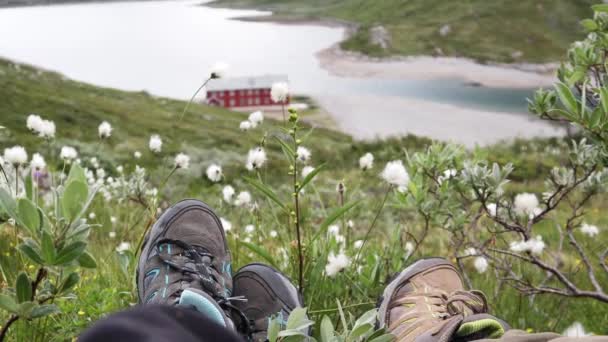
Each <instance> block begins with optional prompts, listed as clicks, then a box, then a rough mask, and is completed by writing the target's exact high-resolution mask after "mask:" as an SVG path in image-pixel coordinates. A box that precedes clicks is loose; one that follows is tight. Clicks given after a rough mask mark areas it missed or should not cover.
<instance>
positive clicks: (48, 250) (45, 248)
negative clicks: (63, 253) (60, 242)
mask: <svg viewBox="0 0 608 342" xmlns="http://www.w3.org/2000/svg"><path fill="white" fill-rule="evenodd" d="M41 247H42V256H43V258H44V260H45V261H46V262H47V263H48V264H49V265H52V264H53V263H54V262H55V257H56V256H57V250H56V249H55V244H54V243H53V237H52V236H51V234H49V232H47V231H46V230H44V231H42V246H41Z"/></svg>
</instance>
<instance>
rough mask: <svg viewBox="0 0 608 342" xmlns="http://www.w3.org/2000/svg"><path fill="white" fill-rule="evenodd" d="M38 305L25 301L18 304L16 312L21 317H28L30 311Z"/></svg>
mask: <svg viewBox="0 0 608 342" xmlns="http://www.w3.org/2000/svg"><path fill="white" fill-rule="evenodd" d="M37 306H38V304H36V303H34V302H32V301H27V302H23V303H21V304H19V308H18V309H17V314H18V315H19V316H21V317H26V318H27V317H30V315H31V314H32V311H33V310H34V309H35V308H36V307H37Z"/></svg>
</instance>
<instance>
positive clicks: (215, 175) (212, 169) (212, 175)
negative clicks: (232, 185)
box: [205, 164, 234, 194]
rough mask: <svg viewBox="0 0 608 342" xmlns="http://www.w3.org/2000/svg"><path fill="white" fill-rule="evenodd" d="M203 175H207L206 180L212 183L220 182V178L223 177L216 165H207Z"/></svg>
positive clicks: (220, 169) (220, 168)
mask: <svg viewBox="0 0 608 342" xmlns="http://www.w3.org/2000/svg"><path fill="white" fill-rule="evenodd" d="M205 173H206V174H207V178H208V179H209V180H210V181H212V182H214V183H217V182H219V181H220V180H222V176H223V175H224V174H223V172H222V167H221V166H219V165H217V164H211V165H209V167H208V168H207V171H206V172H205ZM232 191H233V194H234V189H232Z"/></svg>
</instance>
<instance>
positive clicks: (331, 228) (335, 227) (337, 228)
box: [327, 224, 340, 235]
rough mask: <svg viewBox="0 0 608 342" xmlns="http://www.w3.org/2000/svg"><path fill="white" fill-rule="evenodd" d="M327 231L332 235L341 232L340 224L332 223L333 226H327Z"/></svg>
mask: <svg viewBox="0 0 608 342" xmlns="http://www.w3.org/2000/svg"><path fill="white" fill-rule="evenodd" d="M327 233H328V234H330V235H338V234H340V226H338V225H337V224H332V225H331V226H329V227H327Z"/></svg>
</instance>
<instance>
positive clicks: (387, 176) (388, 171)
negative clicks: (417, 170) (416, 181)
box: [381, 160, 410, 188]
mask: <svg viewBox="0 0 608 342" xmlns="http://www.w3.org/2000/svg"><path fill="white" fill-rule="evenodd" d="M381 176H382V178H383V179H384V180H385V181H386V182H388V183H389V184H392V185H396V186H398V187H399V188H405V187H406V186H407V184H408V183H409V182H410V175H409V174H408V173H407V170H405V167H404V166H403V162H401V160H394V161H391V162H388V163H387V164H386V167H385V168H384V171H382V174H381Z"/></svg>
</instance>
